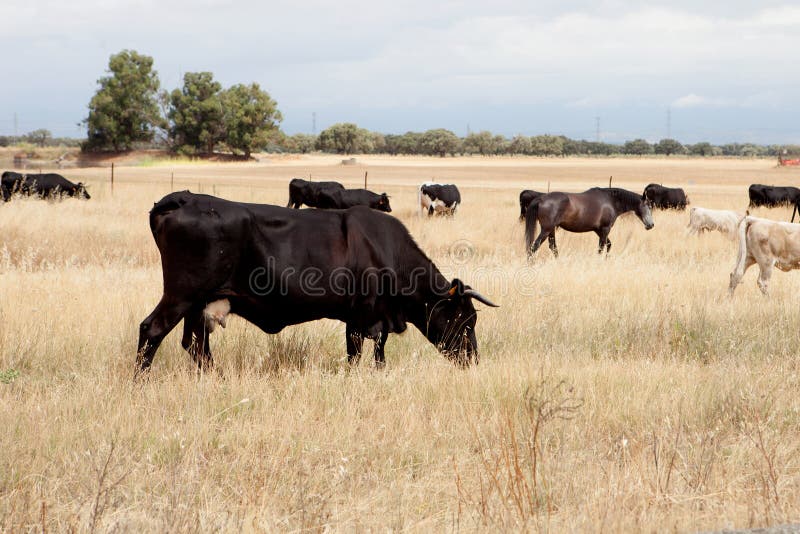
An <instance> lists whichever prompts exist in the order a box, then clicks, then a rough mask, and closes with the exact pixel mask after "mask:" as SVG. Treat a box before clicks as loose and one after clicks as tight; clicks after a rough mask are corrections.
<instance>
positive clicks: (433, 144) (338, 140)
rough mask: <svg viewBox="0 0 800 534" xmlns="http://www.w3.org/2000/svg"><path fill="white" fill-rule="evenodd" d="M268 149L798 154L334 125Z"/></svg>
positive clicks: (748, 147)
mask: <svg viewBox="0 0 800 534" xmlns="http://www.w3.org/2000/svg"><path fill="white" fill-rule="evenodd" d="M271 148H272V149H273V150H278V151H286V152H292V153H308V152H313V151H315V150H319V151H322V152H329V153H335V154H390V155H428V156H442V157H444V156H448V155H453V156H454V155H481V156H500V155H529V156H573V155H600V156H612V155H615V154H626V155H637V156H646V155H649V154H662V155H666V156H670V155H673V154H675V155H694V156H745V157H770V156H774V157H777V156H779V155H782V154H785V153H788V154H800V146H797V145H756V144H752V143H728V144H724V145H712V144H711V143H708V142H701V143H695V144H689V145H684V144H682V143H680V142H679V141H677V140H675V139H661V140H660V141H658V142H656V143H650V142H648V141H646V140H644V139H634V140H632V141H626V142H625V143H623V144H612V143H603V142H597V141H586V140H576V139H570V138H569V137H566V136H563V135H534V136H526V135H522V134H518V135H515V136H514V137H512V138H510V139H509V138H507V137H505V136H503V135H498V134H493V133H491V132H489V131H482V132H473V133H469V134H467V136H466V137H458V136H457V135H456V134H454V133H453V132H451V131H449V130H445V129H441V128H439V129H434V130H428V131H426V132H406V133H404V134H401V135H395V134H381V133H378V132H371V131H369V130H366V129H364V128H359V127H358V126H357V125H355V124H352V123H339V124H334V125H333V126H331V127H329V128H326V129H325V130H323V131H322V132H320V134H319V135H318V136H315V135H309V134H295V135H291V136H280V137H279V138H277V140H276V143H275V145H274V146H273V147H271Z"/></svg>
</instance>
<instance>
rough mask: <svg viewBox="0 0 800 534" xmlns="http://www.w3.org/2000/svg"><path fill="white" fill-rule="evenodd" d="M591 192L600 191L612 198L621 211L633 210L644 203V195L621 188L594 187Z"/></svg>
mask: <svg viewBox="0 0 800 534" xmlns="http://www.w3.org/2000/svg"><path fill="white" fill-rule="evenodd" d="M589 191H600V192H602V193H605V194H606V195H608V196H609V197H611V199H612V201H613V202H614V204H615V205H616V206H617V208H618V209H620V210H625V211H627V210H633V209H636V208H637V207H638V206H639V203H640V202H641V201H642V195H640V194H639V193H634V192H633V191H628V190H627V189H622V188H619V187H593V188H591V189H589Z"/></svg>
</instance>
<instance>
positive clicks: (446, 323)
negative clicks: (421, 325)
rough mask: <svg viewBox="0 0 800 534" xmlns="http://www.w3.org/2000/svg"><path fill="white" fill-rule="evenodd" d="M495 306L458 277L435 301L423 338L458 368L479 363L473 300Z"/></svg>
mask: <svg viewBox="0 0 800 534" xmlns="http://www.w3.org/2000/svg"><path fill="white" fill-rule="evenodd" d="M473 299H474V300H477V301H478V302H482V303H484V304H486V305H487V306H492V307H494V308H496V307H497V305H496V304H494V303H493V302H491V301H490V300H489V299H487V298H486V297H484V296H483V295H481V294H480V293H478V292H477V291H475V290H473V289H471V288H470V287H469V286H467V285H464V283H463V282H462V281H461V280H459V279H458V278H456V279H454V280H453V282H452V284H451V285H450V289H449V290H448V291H447V293H446V294H445V295H444V296H443V298H441V299H439V300H438V301H437V302H435V303H434V304H433V306H432V309H431V310H430V315H429V316H428V324H427V332H426V334H425V335H426V337H427V338H428V340H429V341H430V342H431V343H433V344H434V345H435V346H436V348H437V349H439V351H440V352H441V353H442V354H444V355H445V356H446V357H448V358H450V359H451V360H453V361H454V362H455V363H457V364H459V365H464V366H466V365H469V364H471V363H472V362H473V361H474V362H475V363H478V340H477V338H476V337H475V323H476V322H477V319H478V318H477V316H476V313H475V306H473V304H472V301H473Z"/></svg>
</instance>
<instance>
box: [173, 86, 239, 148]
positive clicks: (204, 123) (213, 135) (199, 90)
mask: <svg viewBox="0 0 800 534" xmlns="http://www.w3.org/2000/svg"><path fill="white" fill-rule="evenodd" d="M221 90H222V85H220V84H219V82H216V81H214V75H213V74H211V73H210V72H187V73H186V74H184V75H183V88H182V89H175V90H174V91H172V93H170V95H169V111H168V112H167V117H168V118H169V120H170V128H169V136H170V138H171V139H172V140H173V142H174V147H175V149H176V150H179V151H182V152H187V153H190V154H193V153H195V152H197V151H205V152H206V153H208V154H211V153H212V152H214V147H215V146H216V144H217V143H218V142H220V141H222V140H224V138H225V124H224V122H223V118H224V114H223V110H222V101H221V99H220V92H221Z"/></svg>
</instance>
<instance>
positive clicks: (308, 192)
mask: <svg viewBox="0 0 800 534" xmlns="http://www.w3.org/2000/svg"><path fill="white" fill-rule="evenodd" d="M326 189H344V186H343V185H342V184H340V183H339V182H309V181H308V180H303V179H302V178H293V179H292V181H291V182H289V204H287V205H286V207H287V208H292V207H294V208H295V209H299V208H300V206H302V205H303V204H305V205H306V206H309V207H311V208H318V207H319V193H320V191H324V190H326Z"/></svg>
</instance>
